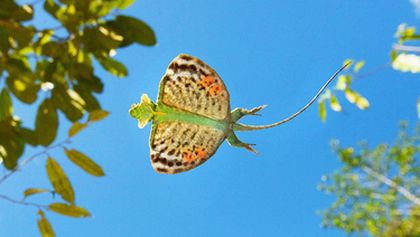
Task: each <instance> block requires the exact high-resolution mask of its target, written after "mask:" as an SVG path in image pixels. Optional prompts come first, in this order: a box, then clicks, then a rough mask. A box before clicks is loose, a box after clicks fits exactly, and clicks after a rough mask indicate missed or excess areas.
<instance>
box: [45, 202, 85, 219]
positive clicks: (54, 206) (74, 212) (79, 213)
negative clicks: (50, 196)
mask: <svg viewBox="0 0 420 237" xmlns="http://www.w3.org/2000/svg"><path fill="white" fill-rule="evenodd" d="M48 208H49V209H50V210H51V211H54V212H56V213H58V214H61V215H65V216H70V217H76V218H80V217H88V216H90V213H89V212H88V211H87V210H86V209H84V208H82V207H79V206H75V205H68V204H65V203H58V202H56V203H51V204H50V205H49V206H48Z"/></svg>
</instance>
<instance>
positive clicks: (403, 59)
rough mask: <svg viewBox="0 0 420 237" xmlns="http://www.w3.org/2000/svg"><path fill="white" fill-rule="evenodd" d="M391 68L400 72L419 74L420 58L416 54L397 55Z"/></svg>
mask: <svg viewBox="0 0 420 237" xmlns="http://www.w3.org/2000/svg"><path fill="white" fill-rule="evenodd" d="M392 68H394V69H395V70H398V71H402V72H411V73H419V72H420V56H418V55H416V54H406V53H401V54H399V55H398V56H397V57H396V58H395V60H394V61H393V62H392Z"/></svg>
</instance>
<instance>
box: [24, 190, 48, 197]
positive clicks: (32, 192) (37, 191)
mask: <svg viewBox="0 0 420 237" xmlns="http://www.w3.org/2000/svg"><path fill="white" fill-rule="evenodd" d="M49 192H50V190H47V189H43V188H27V189H25V191H24V192H23V196H24V197H29V196H32V195H35V194H39V193H49Z"/></svg>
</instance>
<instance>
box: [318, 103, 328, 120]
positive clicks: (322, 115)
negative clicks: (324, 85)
mask: <svg viewBox="0 0 420 237" xmlns="http://www.w3.org/2000/svg"><path fill="white" fill-rule="evenodd" d="M319 117H320V118H321V121H322V122H325V120H326V119H327V109H326V108H325V100H323V101H321V102H320V103H319Z"/></svg>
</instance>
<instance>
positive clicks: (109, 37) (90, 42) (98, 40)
mask: <svg viewBox="0 0 420 237" xmlns="http://www.w3.org/2000/svg"><path fill="white" fill-rule="evenodd" d="M82 40H83V43H84V45H85V49H86V50H87V51H88V52H92V53H96V54H99V53H106V54H108V52H109V51H110V50H111V49H115V48H117V47H118V45H120V44H121V42H122V40H123V38H122V37H121V36H120V35H118V34H115V33H114V32H113V31H109V30H108V29H106V28H105V27H103V26H99V27H97V28H93V27H86V28H84V31H83V38H82Z"/></svg>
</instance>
